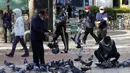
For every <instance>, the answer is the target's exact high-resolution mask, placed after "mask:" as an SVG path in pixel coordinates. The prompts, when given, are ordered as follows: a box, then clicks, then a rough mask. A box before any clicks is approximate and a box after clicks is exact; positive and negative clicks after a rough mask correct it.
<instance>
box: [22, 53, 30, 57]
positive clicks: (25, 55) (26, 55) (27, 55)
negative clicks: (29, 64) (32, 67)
mask: <svg viewBox="0 0 130 73" xmlns="http://www.w3.org/2000/svg"><path fill="white" fill-rule="evenodd" d="M21 57H29V54H23V55H22V56H21Z"/></svg>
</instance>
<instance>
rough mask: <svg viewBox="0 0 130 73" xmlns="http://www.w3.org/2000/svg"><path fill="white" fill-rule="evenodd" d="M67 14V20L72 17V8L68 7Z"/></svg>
mask: <svg viewBox="0 0 130 73" xmlns="http://www.w3.org/2000/svg"><path fill="white" fill-rule="evenodd" d="M67 12H68V19H69V18H71V17H72V8H71V6H68V8H67Z"/></svg>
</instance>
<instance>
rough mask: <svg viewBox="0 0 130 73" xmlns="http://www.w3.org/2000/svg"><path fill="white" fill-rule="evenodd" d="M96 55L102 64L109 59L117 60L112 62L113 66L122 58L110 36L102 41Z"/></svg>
mask: <svg viewBox="0 0 130 73" xmlns="http://www.w3.org/2000/svg"><path fill="white" fill-rule="evenodd" d="M94 54H95V56H96V58H97V59H98V61H99V62H100V63H103V62H105V61H107V60H108V59H111V58H115V59H114V60H112V61H111V62H112V64H113V65H115V64H116V63H117V60H118V59H119V57H120V54H119V53H118V52H117V48H116V45H115V42H114V40H112V39H111V38H110V37H109V36H106V37H105V38H104V39H102V40H101V41H100V43H99V48H98V50H96V51H95V52H94ZM104 60H105V61H104Z"/></svg>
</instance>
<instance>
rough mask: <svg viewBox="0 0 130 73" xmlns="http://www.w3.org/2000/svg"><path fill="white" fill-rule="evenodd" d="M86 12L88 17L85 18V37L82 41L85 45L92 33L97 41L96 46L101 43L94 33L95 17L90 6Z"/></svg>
mask: <svg viewBox="0 0 130 73" xmlns="http://www.w3.org/2000/svg"><path fill="white" fill-rule="evenodd" d="M85 11H86V16H85V18H84V26H85V35H84V37H83V39H82V41H83V43H84V44H85V43H86V39H87V36H88V34H89V33H90V34H91V36H92V37H93V38H94V39H95V41H96V44H97V43H98V42H99V41H98V38H97V36H96V35H95V34H94V32H93V29H94V26H95V23H94V16H93V14H92V12H91V11H90V6H86V10H85Z"/></svg>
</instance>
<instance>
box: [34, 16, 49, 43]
mask: <svg viewBox="0 0 130 73" xmlns="http://www.w3.org/2000/svg"><path fill="white" fill-rule="evenodd" d="M31 23H32V25H31V40H38V41H43V40H44V38H45V33H46V32H48V29H47V24H45V20H41V18H40V17H39V15H37V16H35V17H34V18H33V19H32V21H31Z"/></svg>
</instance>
